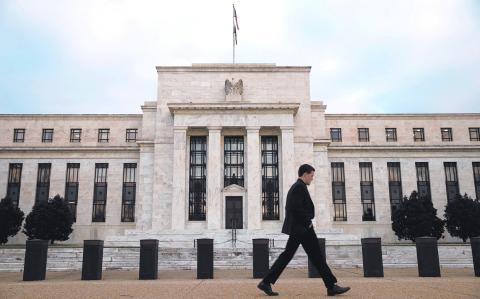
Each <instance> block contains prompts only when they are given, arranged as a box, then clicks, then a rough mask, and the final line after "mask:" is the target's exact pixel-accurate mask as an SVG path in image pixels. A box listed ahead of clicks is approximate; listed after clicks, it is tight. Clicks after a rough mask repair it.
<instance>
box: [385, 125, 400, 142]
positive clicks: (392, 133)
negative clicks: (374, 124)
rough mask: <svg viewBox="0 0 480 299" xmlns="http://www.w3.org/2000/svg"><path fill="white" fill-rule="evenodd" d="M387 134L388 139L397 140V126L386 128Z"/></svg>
mask: <svg viewBox="0 0 480 299" xmlns="http://www.w3.org/2000/svg"><path fill="white" fill-rule="evenodd" d="M385 135H386V138H387V141H389V142H391V141H397V129H396V128H386V129H385Z"/></svg>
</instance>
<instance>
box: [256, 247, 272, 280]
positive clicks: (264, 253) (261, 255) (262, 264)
mask: <svg viewBox="0 0 480 299" xmlns="http://www.w3.org/2000/svg"><path fill="white" fill-rule="evenodd" d="M252 241H253V278H264V277H265V276H266V275H267V273H268V269H269V260H268V259H269V254H270V252H269V249H268V239H253V240H252Z"/></svg>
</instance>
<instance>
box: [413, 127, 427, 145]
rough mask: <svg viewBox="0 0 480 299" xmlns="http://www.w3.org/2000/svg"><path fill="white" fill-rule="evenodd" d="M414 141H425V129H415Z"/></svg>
mask: <svg viewBox="0 0 480 299" xmlns="http://www.w3.org/2000/svg"><path fill="white" fill-rule="evenodd" d="M413 141H415V142H417V141H425V131H424V130H423V128H414V129H413Z"/></svg>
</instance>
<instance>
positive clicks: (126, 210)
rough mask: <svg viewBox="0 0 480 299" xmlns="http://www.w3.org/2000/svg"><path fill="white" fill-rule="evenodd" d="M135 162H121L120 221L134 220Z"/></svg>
mask: <svg viewBox="0 0 480 299" xmlns="http://www.w3.org/2000/svg"><path fill="white" fill-rule="evenodd" d="M136 170H137V164H136V163H125V164H123V191H122V222H134V221H135V195H136V187H137V183H136V180H135V172H136Z"/></svg>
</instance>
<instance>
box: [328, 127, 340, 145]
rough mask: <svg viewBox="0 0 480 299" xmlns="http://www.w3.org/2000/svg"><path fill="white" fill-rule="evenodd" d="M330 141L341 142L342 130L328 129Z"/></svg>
mask: <svg viewBox="0 0 480 299" xmlns="http://www.w3.org/2000/svg"><path fill="white" fill-rule="evenodd" d="M330 139H331V140H332V142H341V141H342V129H341V128H331V129H330Z"/></svg>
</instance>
